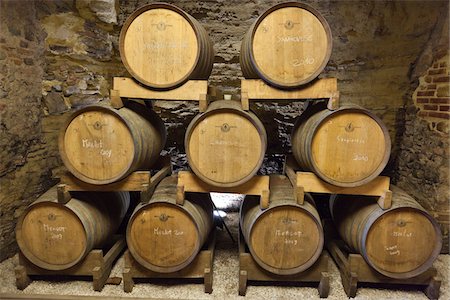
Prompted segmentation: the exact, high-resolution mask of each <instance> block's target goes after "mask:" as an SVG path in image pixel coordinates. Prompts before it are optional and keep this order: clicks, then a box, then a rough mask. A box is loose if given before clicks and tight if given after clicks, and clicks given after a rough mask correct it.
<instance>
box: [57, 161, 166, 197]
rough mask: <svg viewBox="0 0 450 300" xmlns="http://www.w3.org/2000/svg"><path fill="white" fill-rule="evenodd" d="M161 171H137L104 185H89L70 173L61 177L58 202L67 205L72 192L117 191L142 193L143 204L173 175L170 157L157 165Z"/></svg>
mask: <svg viewBox="0 0 450 300" xmlns="http://www.w3.org/2000/svg"><path fill="white" fill-rule="evenodd" d="M155 168H156V169H159V171H158V172H157V173H156V174H155V175H153V176H152V175H151V174H150V171H136V172H133V173H131V174H130V175H129V176H127V177H126V178H124V179H122V180H120V181H118V182H114V183H110V184H104V185H95V184H89V183H86V182H83V181H81V180H80V179H78V178H76V177H75V176H73V175H72V174H71V173H69V172H65V173H64V174H61V175H60V179H61V183H60V184H59V185H58V202H59V203H62V204H65V203H67V202H69V200H70V199H71V198H72V197H71V195H70V192H78V191H95V192H117V191H129V192H133V191H137V192H140V194H141V195H140V198H141V201H142V202H147V201H148V200H149V199H150V196H151V195H152V193H153V191H154V190H155V187H156V185H157V184H158V183H159V182H160V181H161V180H162V179H163V178H164V177H166V176H167V175H169V174H171V173H172V166H171V164H170V157H161V158H160V160H159V161H158V162H157V163H156V166H155Z"/></svg>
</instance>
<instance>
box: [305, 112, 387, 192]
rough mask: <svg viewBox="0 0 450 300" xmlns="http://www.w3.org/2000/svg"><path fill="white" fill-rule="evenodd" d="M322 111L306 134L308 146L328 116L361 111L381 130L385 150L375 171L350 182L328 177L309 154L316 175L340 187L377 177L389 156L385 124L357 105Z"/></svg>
mask: <svg viewBox="0 0 450 300" xmlns="http://www.w3.org/2000/svg"><path fill="white" fill-rule="evenodd" d="M324 111H325V116H324V117H323V118H322V119H321V120H320V122H319V124H318V126H315V127H314V128H313V130H312V133H311V134H310V135H309V136H307V139H306V141H305V142H306V144H307V145H310V147H311V146H312V140H313V138H314V136H315V134H316V132H317V130H318V129H319V127H320V126H319V125H321V124H323V123H325V122H326V121H327V120H328V119H329V118H331V117H333V116H334V115H336V114H339V113H343V112H358V113H363V114H366V115H368V116H369V117H371V118H372V119H373V120H374V121H375V122H376V123H377V124H378V125H379V127H380V129H381V131H382V132H383V136H384V137H385V151H384V156H383V159H382V160H381V162H380V164H379V165H378V167H377V168H376V169H375V171H374V172H372V174H369V175H368V176H366V177H365V178H362V179H360V180H356V181H351V182H342V181H339V180H335V179H333V178H330V177H328V176H326V175H324V174H323V173H322V172H321V171H320V169H319V168H318V167H317V164H316V162H315V160H314V158H313V157H312V156H311V159H310V163H311V167H312V170H313V171H314V173H315V174H316V175H317V176H319V177H320V178H321V179H323V180H325V181H326V182H328V183H331V184H333V185H336V186H341V187H355V186H361V185H364V184H366V183H369V182H371V181H372V180H373V179H375V178H376V177H378V175H380V173H381V172H382V171H383V170H384V168H385V167H386V165H387V163H388V162H389V158H390V155H391V137H390V135H389V131H388V129H387V128H386V126H385V125H384V123H383V121H382V120H381V119H380V118H379V117H378V116H376V115H375V114H373V113H371V112H370V111H368V110H367V109H364V108H362V107H357V106H344V107H341V108H339V109H337V110H324ZM321 112H323V111H320V112H319V113H321ZM308 121H309V120H306V122H308Z"/></svg>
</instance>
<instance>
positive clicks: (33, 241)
mask: <svg viewBox="0 0 450 300" xmlns="http://www.w3.org/2000/svg"><path fill="white" fill-rule="evenodd" d="M73 197H74V198H72V199H71V200H70V201H69V202H67V203H66V204H61V203H58V201H57V192H56V187H53V188H51V189H50V190H48V191H47V192H46V193H45V194H43V195H42V196H41V197H40V198H39V199H38V200H36V201H35V202H33V203H32V204H31V205H29V206H28V207H27V208H26V210H25V212H24V213H23V214H22V215H21V217H20V218H19V220H18V222H17V226H16V240H17V244H18V245H19V248H20V250H21V251H22V253H23V255H24V256H25V257H26V258H27V259H28V260H29V261H31V262H32V263H33V264H35V265H36V266H38V267H40V268H43V269H47V270H64V269H68V268H70V267H72V266H74V265H76V264H77V263H79V262H81V261H82V259H83V258H84V257H85V256H86V255H87V254H88V253H89V251H91V250H92V249H95V248H101V247H102V246H104V244H105V242H107V241H108V240H109V239H111V237H112V236H113V234H115V233H116V231H117V229H118V228H119V225H120V223H121V222H122V219H123V217H124V216H125V213H126V211H127V209H128V206H129V203H130V197H129V193H128V192H126V193H125V192H118V193H113V192H101V193H100V192H86V193H79V194H74V195H73Z"/></svg>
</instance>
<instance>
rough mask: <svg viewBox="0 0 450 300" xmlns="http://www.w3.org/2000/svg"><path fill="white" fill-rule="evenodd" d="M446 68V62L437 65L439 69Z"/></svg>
mask: <svg viewBox="0 0 450 300" xmlns="http://www.w3.org/2000/svg"><path fill="white" fill-rule="evenodd" d="M446 66H447V62H446V61H444V62H441V63H440V64H439V67H441V68H443V67H446Z"/></svg>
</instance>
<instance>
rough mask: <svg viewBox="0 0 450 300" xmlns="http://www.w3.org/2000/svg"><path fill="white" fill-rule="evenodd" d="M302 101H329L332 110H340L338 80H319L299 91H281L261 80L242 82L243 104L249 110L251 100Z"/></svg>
mask: <svg viewBox="0 0 450 300" xmlns="http://www.w3.org/2000/svg"><path fill="white" fill-rule="evenodd" d="M274 99H277V100H301V99H327V101H328V103H327V107H328V109H330V110H336V109H337V108H339V91H338V89H337V79H336V78H323V79H317V80H314V81H313V82H311V83H309V84H307V85H305V86H303V87H302V88H299V89H293V90H280V89H277V88H274V87H272V86H270V85H267V84H266V83H265V82H264V81H263V80H260V79H242V80H241V102H242V108H243V109H244V110H249V106H250V103H249V101H250V100H271V101H273V100H274Z"/></svg>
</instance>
